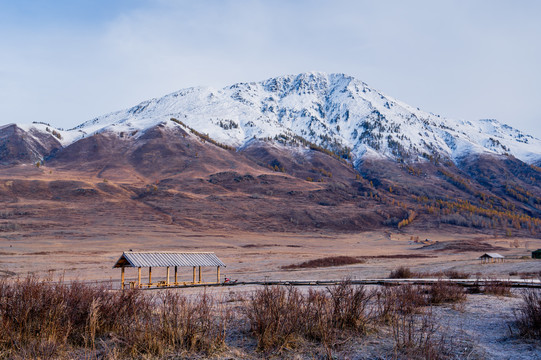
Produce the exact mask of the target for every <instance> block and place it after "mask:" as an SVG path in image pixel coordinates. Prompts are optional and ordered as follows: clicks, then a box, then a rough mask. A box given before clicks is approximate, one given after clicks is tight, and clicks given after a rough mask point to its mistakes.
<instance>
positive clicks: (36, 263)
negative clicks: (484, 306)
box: [0, 229, 541, 281]
mask: <svg viewBox="0 0 541 360" xmlns="http://www.w3.org/2000/svg"><path fill="white" fill-rule="evenodd" d="M94 230H95V233H94V234H91V233H87V232H85V231H84V230H78V229H72V230H70V231H64V232H62V231H57V230H54V231H51V232H48V231H47V230H44V231H42V232H40V233H39V234H38V233H30V234H28V233H27V234H25V233H20V234H17V233H11V234H9V236H5V235H4V236H3V237H0V254H1V256H0V272H1V273H2V275H3V276H15V277H16V276H23V277H24V276H25V275H27V274H36V275H38V276H41V277H43V276H47V275H48V274H49V273H51V272H53V273H55V276H58V275H63V276H64V277H65V279H66V280H73V279H79V280H82V281H108V280H113V281H116V280H117V279H119V275H120V274H119V270H118V269H116V270H114V269H112V266H113V264H114V262H115V261H116V260H117V259H118V258H119V257H120V255H121V254H122V252H123V251H127V250H129V249H132V250H133V251H213V252H215V253H216V254H217V255H218V256H219V257H220V258H221V259H222V260H223V261H224V262H225V263H226V265H227V268H226V269H224V270H223V272H222V277H225V276H227V277H229V278H231V279H238V280H240V281H253V280H264V279H270V280H295V279H302V280H304V279H312V280H329V279H336V280H339V279H343V278H351V279H361V278H384V277H387V276H388V275H389V273H390V272H391V271H392V270H393V269H395V268H397V267H399V266H407V267H410V268H411V269H412V270H414V271H417V272H422V273H434V272H443V271H447V270H455V271H459V272H465V273H469V274H471V276H472V277H475V276H476V275H478V276H480V277H502V278H507V277H509V278H520V275H521V273H536V272H539V271H541V261H536V260H531V259H530V260H524V259H520V257H521V256H528V255H531V250H532V249H537V248H541V240H539V239H512V238H511V239H510V238H492V237H489V236H485V237H480V236H479V235H470V236H468V235H459V236H454V235H452V234H433V233H432V234H392V233H380V232H372V233H361V234H353V235H352V234H346V235H344V234H340V235H330V234H324V233H319V234H269V235H262V234H250V233H237V234H230V233H229V234H225V233H221V234H218V233H217V234H204V233H194V232H186V233H183V232H178V231H175V232H172V231H171V232H170V231H168V229H163V230H162V231H147V232H142V233H141V232H135V229H133V233H130V232H129V229H127V231H126V232H125V233H124V232H123V231H122V230H124V229H119V231H118V233H110V234H106V233H103V234H101V233H100V229H94ZM411 236H419V238H420V239H427V238H428V239H430V240H432V241H433V242H434V245H430V246H426V245H424V244H422V243H418V242H414V241H412V240H411ZM480 243H482V244H485V245H483V246H484V247H483V246H481V247H477V244H480ZM444 245H445V246H444ZM451 245H452V246H451ZM487 245H488V246H489V247H486V246H487ZM515 245H518V246H519V247H518V248H517V247H515ZM490 246H492V247H493V248H490ZM525 246H527V247H528V249H526V248H525ZM461 249H462V250H461ZM494 249H495V250H494ZM489 251H493V252H499V253H501V254H502V255H504V256H506V257H508V258H512V259H508V260H506V262H504V263H498V264H481V263H480V261H479V260H477V258H478V257H479V256H480V255H481V254H483V253H484V252H489ZM342 255H347V256H350V257H359V258H360V259H361V260H362V263H360V264H353V265H346V266H336V267H322V268H307V269H303V268H301V269H283V268H282V267H285V266H288V265H292V264H298V263H301V262H304V261H308V260H313V259H319V258H323V257H327V256H342ZM156 270H157V271H155V273H153V277H156V279H157V278H159V277H161V276H165V270H163V269H156ZM160 271H161V272H163V274H162V273H160ZM180 274H181V279H182V277H183V276H185V277H186V279H190V276H191V269H186V271H185V273H184V274H183V273H182V270H181V272H180ZM510 274H511V275H510ZM126 276H127V279H130V278H134V277H135V276H136V272H135V270H133V272H130V270H129V269H128V270H127V273H126ZM203 276H204V279H205V278H207V279H214V270H211V269H210V270H208V274H207V273H205V272H204V273H203Z"/></svg>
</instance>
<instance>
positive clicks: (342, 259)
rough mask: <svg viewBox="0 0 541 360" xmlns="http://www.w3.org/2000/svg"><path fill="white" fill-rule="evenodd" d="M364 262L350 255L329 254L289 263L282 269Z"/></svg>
mask: <svg viewBox="0 0 541 360" xmlns="http://www.w3.org/2000/svg"><path fill="white" fill-rule="evenodd" d="M364 262H365V260H363V259H360V258H356V257H352V256H330V257H324V258H320V259H314V260H308V261H305V262H302V263H300V264H291V265H286V266H282V269H284V270H292V269H309V268H319V267H330V266H344V265H353V264H362V263H364Z"/></svg>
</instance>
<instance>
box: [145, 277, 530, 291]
mask: <svg viewBox="0 0 541 360" xmlns="http://www.w3.org/2000/svg"><path fill="white" fill-rule="evenodd" d="M348 281H349V282H350V283H352V284H354V285H388V286H393V285H405V284H412V285H431V284H434V283H437V282H440V281H444V282H452V283H455V284H457V285H460V286H464V287H473V286H485V285H487V284H494V283H501V282H505V284H506V285H509V286H510V287H513V288H541V280H534V279H353V280H351V279H350V280H348ZM342 282H344V280H262V281H236V282H234V281H231V282H226V283H206V284H205V283H203V284H186V285H178V286H168V287H162V288H150V289H147V290H155V289H164V288H169V289H170V288H192V287H216V286H246V285H263V286H265V285H267V286H269V285H270V286H273V285H277V286H332V285H338V284H340V283H342Z"/></svg>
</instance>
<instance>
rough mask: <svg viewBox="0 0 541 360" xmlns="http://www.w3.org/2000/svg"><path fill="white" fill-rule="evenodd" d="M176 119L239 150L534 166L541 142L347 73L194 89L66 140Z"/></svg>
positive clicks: (82, 128)
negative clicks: (435, 109)
mask: <svg viewBox="0 0 541 360" xmlns="http://www.w3.org/2000/svg"><path fill="white" fill-rule="evenodd" d="M170 118H177V119H178V120H180V121H182V122H183V123H185V124H187V125H188V126H190V127H191V128H193V129H195V130H197V131H198V132H200V133H204V134H208V135H209V136H210V137H211V138H213V139H215V140H216V141H218V142H220V143H223V144H227V145H230V146H234V147H236V148H241V147H243V146H244V145H246V144H247V143H248V142H249V141H250V140H251V139H253V138H254V137H255V138H258V139H269V138H270V139H277V140H278V139H281V140H282V141H284V142H295V140H294V137H295V136H300V137H302V138H304V139H306V140H308V141H309V142H311V143H314V144H317V145H319V146H322V147H324V148H326V149H329V150H332V151H336V152H337V153H338V152H344V151H345V152H346V153H347V154H350V155H351V157H352V158H353V159H355V160H359V159H361V158H362V157H363V156H370V155H372V156H383V157H387V158H392V159H401V158H402V159H417V158H422V157H429V156H439V157H442V158H449V159H453V160H456V159H459V158H461V157H464V156H466V155H468V154H471V153H475V154H479V153H491V154H505V153H508V154H511V155H514V156H515V157H517V158H519V159H521V160H523V161H525V162H527V163H533V162H535V161H539V160H540V159H541V141H540V140H539V139H536V138H533V137H532V136H530V135H527V134H524V133H522V132H520V131H519V130H516V129H513V128H511V127H509V126H507V125H502V124H500V123H498V122H497V121H496V120H480V121H475V122H473V121H457V120H453V119H447V118H442V117H440V116H438V115H434V114H430V113H427V112H424V111H421V110H419V109H416V108H413V107H411V106H409V105H407V104H404V103H402V102H400V101H398V100H395V99H393V98H391V97H388V96H386V95H384V94H382V93H380V92H378V91H376V90H374V89H371V88H369V87H368V86H367V85H366V84H365V83H363V82H361V81H359V80H356V79H354V78H352V77H349V76H346V75H343V74H330V75H326V74H321V73H305V74H300V75H296V76H282V77H277V78H273V79H269V80H266V81H261V82H257V83H239V84H235V85H232V86H229V87H226V88H223V89H219V90H216V89H212V88H203V87H199V88H189V89H184V90H180V91H178V92H175V93H172V94H169V95H167V96H164V97H162V98H160V99H152V100H149V101H145V102H143V103H141V104H139V105H137V106H135V107H133V108H130V109H128V110H123V111H118V112H115V113H111V114H108V115H105V116H102V117H98V118H96V119H93V120H90V121H87V122H85V123H83V124H81V125H79V126H77V127H76V128H74V129H72V130H71V131H69V132H67V133H69V135H67V136H66V137H68V138H77V136H83V135H90V134H94V133H96V132H102V131H114V132H117V133H122V132H123V133H132V132H134V131H141V130H144V129H146V128H148V127H152V126H154V125H156V124H157V123H159V122H167V121H168V120H169V119H170Z"/></svg>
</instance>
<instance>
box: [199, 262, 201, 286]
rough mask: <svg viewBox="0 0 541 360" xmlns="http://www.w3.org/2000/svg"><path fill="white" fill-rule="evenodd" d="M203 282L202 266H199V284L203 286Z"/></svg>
mask: <svg viewBox="0 0 541 360" xmlns="http://www.w3.org/2000/svg"><path fill="white" fill-rule="evenodd" d="M201 280H202V277H201V266H199V283H200V284H201Z"/></svg>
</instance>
